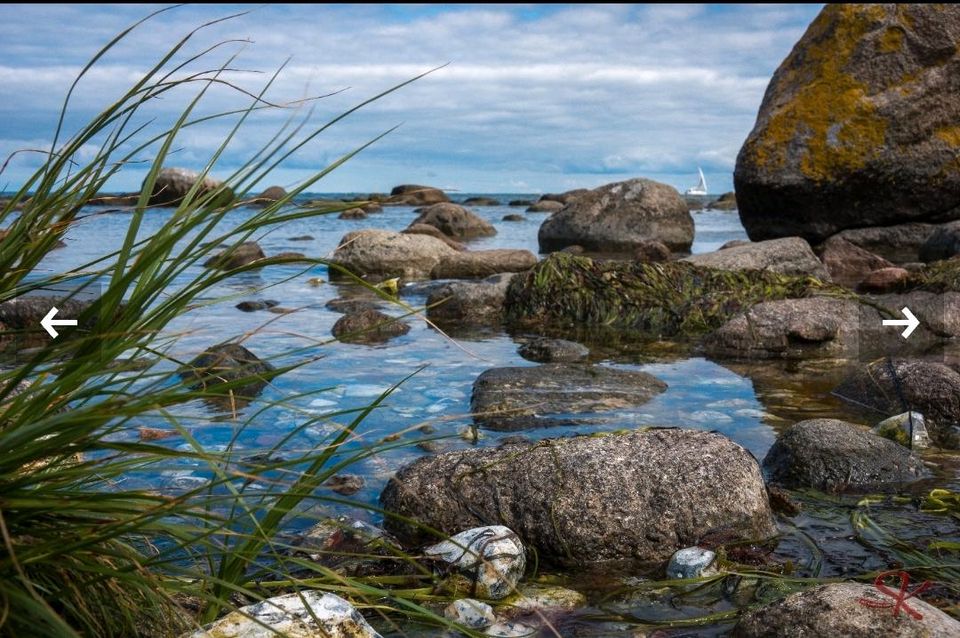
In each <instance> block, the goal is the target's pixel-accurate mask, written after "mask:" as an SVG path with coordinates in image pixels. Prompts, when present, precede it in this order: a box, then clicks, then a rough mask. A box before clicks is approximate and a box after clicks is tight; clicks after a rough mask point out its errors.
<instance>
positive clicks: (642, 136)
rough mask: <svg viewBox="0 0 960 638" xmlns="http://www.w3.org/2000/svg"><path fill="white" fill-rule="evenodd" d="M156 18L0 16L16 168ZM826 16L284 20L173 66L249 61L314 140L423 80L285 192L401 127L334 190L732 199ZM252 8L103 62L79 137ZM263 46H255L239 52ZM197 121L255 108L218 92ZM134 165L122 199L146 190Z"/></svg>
mask: <svg viewBox="0 0 960 638" xmlns="http://www.w3.org/2000/svg"><path fill="white" fill-rule="evenodd" d="M150 10H151V9H150V8H149V7H144V6H142V5H141V6H130V5H115V6H106V5H85V6H83V7H80V6H76V5H19V6H11V5H4V6H2V7H0V61H2V64H0V117H2V119H0V121H2V122H3V124H0V151H3V152H5V153H6V152H9V150H10V149H13V148H19V146H17V145H18V144H20V143H24V142H27V141H29V142H30V143H31V144H37V143H38V142H39V143H44V142H45V143H46V144H49V143H50V138H51V130H52V127H53V126H54V124H55V122H56V118H57V115H58V112H59V108H60V106H61V103H62V100H63V97H64V95H65V94H66V91H67V89H68V88H69V85H70V83H71V82H72V81H73V79H74V78H75V77H76V75H77V74H78V73H79V72H80V70H81V69H82V68H83V66H84V65H85V64H86V62H87V61H88V60H89V59H90V58H91V57H92V56H93V55H94V54H95V53H96V52H97V51H98V49H99V47H101V46H102V45H103V44H104V43H105V42H107V41H108V40H109V39H110V38H111V37H112V36H113V35H115V34H116V33H117V32H119V31H120V30H121V29H123V28H125V27H126V26H128V25H130V24H132V23H133V22H134V21H135V20H137V19H139V18H141V17H143V16H144V15H145V14H146V13H148V12H149V11H150ZM818 10H819V9H818V7H811V6H780V5H778V6H720V7H717V6H709V5H677V6H669V5H654V6H643V5H640V6H634V5H617V6H599V5H597V6H594V5H591V6H549V7H539V6H535V5H514V6H508V5H499V6H494V7H491V6H483V7H475V6H469V5H464V6H457V5H404V6H399V5H397V6H393V5H370V6H350V5H270V6H262V7H257V8H255V9H254V10H252V11H250V13H249V14H248V15H245V16H241V17H239V18H236V19H233V20H229V21H226V22H223V23H219V24H215V25H212V26H209V27H206V28H205V29H203V30H201V31H200V32H198V33H197V34H196V35H194V36H193V37H192V38H190V40H189V41H187V43H186V45H185V46H184V48H183V51H182V52H181V53H180V54H179V55H178V56H177V58H176V59H177V60H184V59H187V58H188V57H189V56H191V55H194V54H196V53H198V52H200V51H202V50H203V49H204V48H206V47H208V46H210V45H211V44H213V43H216V42H219V41H222V40H237V41H236V42H231V43H228V44H225V45H224V46H222V47H220V48H218V49H217V50H215V51H214V52H213V54H212V57H210V58H209V61H205V62H200V63H196V64H193V65H192V66H191V67H190V68H191V69H193V70H195V71H197V70H206V69H210V68H212V67H213V65H214V62H216V63H218V64H219V63H220V62H222V61H223V60H224V59H226V57H227V56H229V55H232V54H234V53H235V54H237V55H238V57H237V59H236V61H234V62H233V63H232V64H231V67H234V68H237V69H242V70H244V71H247V70H258V71H262V72H263V73H258V74H253V73H248V72H232V73H228V74H226V75H225V76H224V77H225V78H226V79H229V81H230V82H233V83H236V84H238V85H239V86H242V87H244V88H245V89H246V90H249V91H258V90H259V88H260V87H261V86H262V85H263V84H264V83H265V82H266V81H267V80H268V79H269V77H270V74H272V73H273V71H275V70H276V69H277V68H278V67H279V66H280V65H282V64H284V62H285V61H287V60H288V59H289V60H290V61H289V63H288V64H287V66H286V68H285V69H284V70H283V72H282V74H281V75H280V76H279V77H278V78H277V80H276V82H275V83H274V85H273V86H272V87H271V89H270V91H269V92H268V94H267V95H268V98H269V99H270V100H271V101H275V102H282V103H287V102H290V101H293V100H298V99H301V98H304V97H306V96H310V95H317V94H325V93H328V92H331V91H337V90H341V89H346V90H344V91H343V92H342V93H338V94H337V95H334V96H332V97H328V98H325V99H323V100H319V101H317V102H316V103H314V104H313V105H312V106H313V109H314V120H313V121H314V122H315V123H316V124H317V125H319V124H321V123H323V122H325V121H328V120H330V119H332V118H334V117H336V116H337V115H339V114H340V113H342V112H344V111H345V110H347V109H349V108H351V107H353V106H354V105H356V104H357V103H359V102H360V101H362V100H365V99H368V98H370V97H371V96H374V95H376V94H377V93H379V92H382V91H385V90H387V89H389V88H390V87H392V86H394V85H396V84H398V83H400V82H403V81H406V80H408V79H409V78H411V77H414V76H416V75H418V74H420V73H423V72H425V71H427V70H429V69H433V68H435V67H437V66H440V65H443V64H446V63H449V64H448V65H447V66H445V67H443V68H441V69H438V70H436V71H435V72H433V73H431V74H430V75H428V76H427V77H425V78H423V79H421V80H419V81H417V82H414V83H413V84H411V85H409V86H406V87H404V88H402V89H401V90H399V91H397V92H395V93H392V94H390V95H388V96H386V97H385V98H383V99H382V100H378V101H377V102H375V103H373V104H371V105H369V106H368V107H365V108H364V109H363V110H361V111H360V112H358V113H357V114H355V115H354V116H351V117H350V118H348V119H347V120H345V121H342V122H339V123H338V124H337V125H335V126H333V127H332V128H330V129H329V130H328V131H325V132H324V134H323V135H321V136H320V137H318V138H317V139H316V140H315V141H314V142H313V143H312V144H311V145H309V146H308V147H306V148H305V149H303V150H302V151H300V152H298V153H297V154H296V155H295V156H293V157H292V158H291V159H290V161H289V162H287V163H286V164H285V165H284V166H283V167H282V168H281V170H280V172H279V173H278V175H277V178H276V181H277V182H280V183H289V182H290V181H293V180H296V179H298V178H302V177H304V176H306V175H307V174H309V173H310V172H312V171H316V170H319V169H320V168H322V163H323V162H327V161H330V160H332V159H335V158H337V157H340V156H341V155H343V154H344V153H347V152H350V151H351V150H352V149H355V148H356V147H357V146H358V145H360V144H362V143H364V142H366V141H367V140H369V139H371V138H373V137H374V136H376V135H378V134H380V133H381V132H383V131H385V130H387V129H388V128H390V127H392V126H395V125H397V124H402V126H401V128H400V129H399V130H397V131H396V132H395V133H393V134H391V135H389V136H388V137H387V138H386V139H384V140H382V141H381V142H379V143H378V144H376V145H375V146H374V147H373V148H370V149H368V150H366V151H364V153H362V154H361V156H358V157H357V158H355V159H354V160H351V161H350V162H349V163H348V164H347V165H345V166H343V167H341V168H340V169H338V170H337V171H336V172H335V173H334V174H333V175H332V176H331V177H330V178H329V179H327V180H325V181H324V182H323V184H322V186H321V187H320V188H321V189H323V190H330V191H370V190H384V189H387V188H389V187H390V186H391V185H393V184H394V183H400V182H416V181H427V178H429V179H430V180H433V181H436V182H438V183H441V182H442V183H443V184H444V185H446V186H450V187H456V188H459V189H460V190H462V191H491V192H495V191H505V190H512V189H515V188H517V186H516V185H518V184H524V185H525V189H529V190H531V191H537V190H558V189H562V188H570V187H576V186H593V185H597V184H599V183H602V182H604V181H611V180H613V179H618V178H626V177H633V176H638V175H643V176H647V177H652V178H654V179H660V180H663V181H667V182H668V183H672V184H674V185H675V186H678V187H686V186H687V185H688V184H687V182H689V181H690V180H691V175H693V174H695V172H696V167H697V165H701V166H703V168H704V172H705V173H707V177H708V180H709V182H710V183H711V185H718V186H717V187H718V188H720V187H722V188H729V187H730V186H731V182H732V179H731V171H732V167H733V162H734V159H735V157H736V153H737V151H738V150H739V146H740V144H741V143H742V141H743V139H744V138H745V137H746V135H747V133H748V132H749V130H750V128H751V127H752V125H753V121H754V118H755V116H756V109H757V107H758V106H759V103H760V99H761V97H762V94H763V91H764V88H765V87H766V84H767V81H768V79H769V77H770V75H771V74H772V72H773V71H774V69H775V68H776V65H777V64H779V62H780V60H782V59H783V57H785V56H786V54H787V53H788V52H789V49H790V47H791V46H792V45H793V43H794V42H795V41H796V40H797V39H798V38H799V36H800V35H801V34H802V32H803V30H804V29H805V28H806V26H807V24H809V22H810V20H811V19H812V18H813V16H814V15H815V14H816V12H817V11H818ZM234 11H237V12H241V11H249V8H248V7H238V8H231V7H220V6H209V5H206V6H204V5H198V6H186V7H179V8H175V9H173V10H170V11H166V12H164V13H162V14H161V15H159V16H157V17H156V18H155V19H153V20H150V21H148V22H147V23H145V24H144V25H141V26H140V27H139V28H138V29H137V30H136V31H134V32H133V33H132V34H131V36H130V38H128V40H127V41H125V42H123V43H121V45H120V46H119V47H118V48H117V49H116V50H115V51H111V52H109V53H108V54H107V55H106V56H104V58H103V60H102V61H101V63H100V64H98V65H97V66H96V67H94V68H93V69H92V70H91V71H90V72H89V73H88V74H87V76H86V77H85V78H84V79H83V81H82V82H81V83H80V85H79V87H78V89H77V91H76V92H75V95H74V96H73V98H72V100H71V108H70V112H69V115H68V119H67V125H68V130H75V129H76V128H77V127H79V126H81V125H82V123H84V122H85V121H87V120H88V119H89V118H90V117H91V116H92V115H94V114H95V113H97V112H98V111H99V110H100V109H102V108H103V107H104V106H106V105H108V104H109V103H110V101H111V100H113V99H116V98H117V97H119V96H120V95H122V94H123V93H124V91H125V90H126V89H127V88H128V87H129V86H130V85H131V84H132V83H134V82H136V81H137V80H138V79H140V78H141V77H142V76H143V74H144V73H146V72H147V71H148V70H149V69H150V68H151V67H152V66H153V65H154V64H155V63H156V61H157V60H158V59H159V58H160V57H161V56H162V55H163V54H164V53H165V52H166V50H167V49H168V48H169V47H170V46H171V45H172V44H173V43H175V42H176V41H177V39H178V38H180V37H182V36H183V35H185V34H186V33H188V32H189V31H190V29H192V28H194V27H195V26H198V25H200V24H203V23H204V22H207V21H209V20H212V19H214V18H217V17H221V16H223V15H227V14H229V13H232V12H234ZM247 40H249V43H246V42H243V41H247ZM199 89H200V85H199V84H194V85H192V86H190V87H188V90H184V91H179V92H176V93H171V94H167V95H165V96H163V99H162V100H160V99H158V100H151V101H150V103H148V104H147V105H146V108H145V110H144V113H143V118H142V121H143V122H146V121H148V120H152V122H153V123H152V124H151V125H150V126H149V127H148V130H149V131H152V132H159V131H162V130H163V125H164V124H169V123H170V122H171V121H172V120H173V119H175V118H176V116H177V115H178V114H179V112H180V110H181V109H183V108H184V106H185V105H186V104H187V103H188V100H189V99H190V98H191V97H192V95H193V94H194V93H195V92H196V91H197V90H199ZM204 103H205V106H204V107H202V110H201V111H198V113H214V112H217V111H218V110H224V109H232V108H237V107H238V106H242V105H244V104H247V103H249V99H248V98H246V97H244V96H242V95H241V94H239V93H237V92H236V91H233V90H230V89H229V88H227V87H218V88H216V89H214V90H211V91H210V94H209V95H208V96H207V98H206V99H205V101H204ZM303 114H304V109H300V110H299V111H295V110H293V109H283V110H277V111H275V112H270V111H260V112H258V113H256V114H255V115H252V116H251V117H250V118H249V121H248V124H247V125H246V126H245V127H244V129H243V130H242V131H241V133H240V134H239V135H237V137H236V138H235V140H234V141H232V142H231V144H230V146H229V147H228V151H227V152H226V153H225V154H224V158H223V160H222V161H221V163H220V165H221V166H222V167H223V169H224V170H227V169H229V168H230V167H236V166H238V165H240V164H241V163H242V162H243V160H244V158H245V157H248V156H249V155H250V154H251V153H253V152H255V151H256V149H258V148H259V147H260V145H262V144H264V143H266V142H267V141H268V140H269V139H270V138H271V136H272V135H273V133H274V132H275V131H276V129H277V128H278V127H279V126H281V125H282V124H283V122H284V121H285V120H286V118H288V117H290V116H291V115H295V116H301V115H303ZM230 125H231V122H229V121H223V122H215V123H211V124H209V125H204V127H203V128H202V129H201V128H197V129H192V130H189V131H188V132H185V133H184V134H183V136H182V137H181V138H179V139H178V141H177V146H178V148H180V149H181V150H180V151H179V153H178V154H177V156H176V157H175V158H173V161H176V162H181V163H186V164H197V165H199V164H202V163H203V161H204V159H205V158H206V157H209V155H210V154H211V153H212V152H213V151H214V150H215V149H216V148H217V147H218V146H219V145H220V144H221V142H222V141H223V139H224V137H225V136H226V135H228V132H229V130H230ZM36 161H37V160H36V158H33V159H31V160H28V159H26V157H24V158H23V160H22V161H21V159H20V158H19V157H18V159H17V160H15V161H13V162H11V165H10V167H9V168H8V170H7V172H6V173H5V174H4V175H2V176H0V184H6V183H13V184H16V183H18V182H19V181H22V180H23V179H25V177H26V175H28V174H29V171H30V169H31V167H32V166H35V164H36ZM142 171H143V168H142V167H140V166H132V167H130V169H129V170H125V171H123V172H122V174H121V177H120V179H119V180H117V181H116V182H115V183H113V184H111V186H113V187H115V188H116V189H119V190H122V189H132V188H136V186H137V185H138V184H139V182H140V180H141V179H142V174H143V173H142Z"/></svg>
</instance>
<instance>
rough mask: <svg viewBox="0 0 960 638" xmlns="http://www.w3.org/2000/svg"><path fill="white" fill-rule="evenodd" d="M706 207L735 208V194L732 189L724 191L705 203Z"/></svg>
mask: <svg viewBox="0 0 960 638" xmlns="http://www.w3.org/2000/svg"><path fill="white" fill-rule="evenodd" d="M707 208H709V209H711V210H737V196H736V195H735V194H734V193H733V191H731V192H729V193H724V194H723V195H721V196H720V197H718V198H716V199H715V200H713V201H712V202H710V203H709V204H707Z"/></svg>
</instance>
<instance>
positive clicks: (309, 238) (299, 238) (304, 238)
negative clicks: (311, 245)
mask: <svg viewBox="0 0 960 638" xmlns="http://www.w3.org/2000/svg"><path fill="white" fill-rule="evenodd" d="M314 239H316V238H315V237H314V236H313V235H297V236H296V237H289V238H287V241H313V240H314Z"/></svg>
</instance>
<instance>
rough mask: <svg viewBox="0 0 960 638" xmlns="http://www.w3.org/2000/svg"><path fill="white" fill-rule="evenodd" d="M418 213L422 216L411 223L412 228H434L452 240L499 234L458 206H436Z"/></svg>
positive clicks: (428, 207)
mask: <svg viewBox="0 0 960 638" xmlns="http://www.w3.org/2000/svg"><path fill="white" fill-rule="evenodd" d="M418 212H419V213H420V215H419V216H418V217H417V218H416V219H414V220H413V221H412V222H410V225H411V226H414V225H417V224H426V225H428V226H433V227H435V228H438V229H439V230H440V232H442V233H443V234H444V235H446V236H447V237H450V238H452V239H473V238H475V237H491V236H493V235H496V234H497V229H496V228H494V227H493V225H492V224H491V223H490V222H488V221H487V220H485V219H483V218H482V217H479V216H477V215H475V214H474V213H471V212H470V211H469V210H467V209H466V208H464V207H463V206H459V205H457V204H451V203H442V204H434V205H432V206H427V207H426V208H424V209H422V210H420V211H418Z"/></svg>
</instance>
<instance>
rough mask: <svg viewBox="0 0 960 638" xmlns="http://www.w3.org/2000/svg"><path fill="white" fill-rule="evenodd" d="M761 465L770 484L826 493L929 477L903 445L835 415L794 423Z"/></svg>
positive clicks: (869, 487)
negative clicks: (811, 488)
mask: <svg viewBox="0 0 960 638" xmlns="http://www.w3.org/2000/svg"><path fill="white" fill-rule="evenodd" d="M763 467H764V469H765V470H766V471H767V472H768V473H769V475H770V480H771V481H773V482H774V483H779V484H782V485H784V486H786V487H791V488H794V487H813V488H815V489H819V490H823V491H826V492H841V491H847V490H871V489H879V488H885V487H891V486H894V487H896V486H899V485H901V484H903V483H908V482H911V481H916V480H918V479H921V478H925V477H927V476H929V471H928V470H927V468H926V467H925V466H924V464H923V461H921V460H920V458H919V457H918V456H916V455H915V454H913V453H912V452H910V450H908V449H907V448H905V447H903V446H901V445H897V444H896V443H894V442H893V441H889V440H887V439H884V438H882V437H880V436H877V435H876V434H874V433H873V432H870V431H869V430H867V429H865V428H862V427H860V426H857V425H854V424H852V423H847V422H846V421H839V420H837V419H810V420H808V421H801V422H799V423H796V424H794V425H793V426H791V427H790V429H788V430H787V431H786V432H784V433H783V434H781V435H780V436H779V437H777V440H776V441H775V442H774V444H773V446H772V447H771V448H770V451H769V452H768V453H767V456H766V457H765V458H764V459H763Z"/></svg>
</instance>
